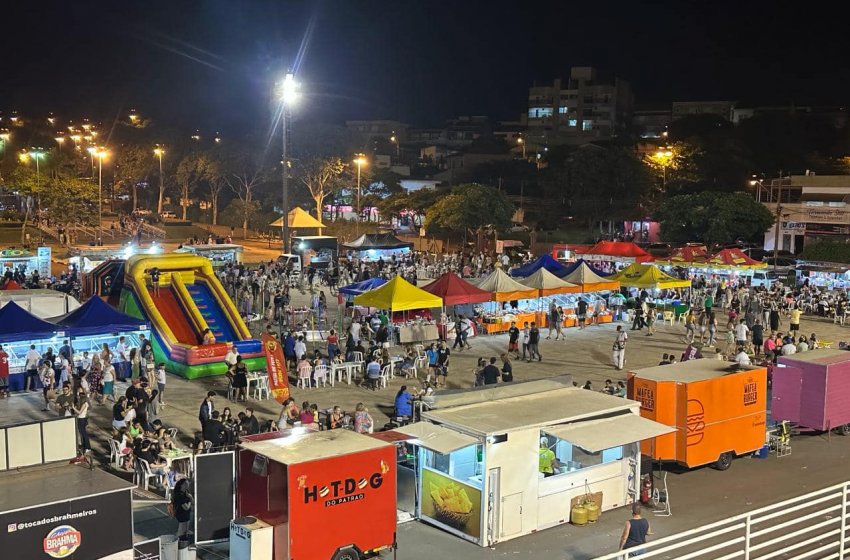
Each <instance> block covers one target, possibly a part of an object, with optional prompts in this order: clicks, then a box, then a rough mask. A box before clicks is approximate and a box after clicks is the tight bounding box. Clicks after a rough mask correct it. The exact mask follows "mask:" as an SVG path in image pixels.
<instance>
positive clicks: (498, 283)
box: [472, 268, 537, 301]
mask: <svg viewBox="0 0 850 560" xmlns="http://www.w3.org/2000/svg"><path fill="white" fill-rule="evenodd" d="M472 284H473V285H475V286H478V288H480V289H482V290H484V291H485V292H490V299H491V300H492V301H513V300H515V299H533V298H536V297H537V290H535V289H534V288H529V287H528V286H523V285H522V284H520V283H519V282H517V281H516V280H514V279H513V278H511V277H510V276H508V275H507V274H506V273H505V271H504V270H502V269H501V268H497V269H496V270H494V271H493V272H491V273H490V274H489V275H488V276H486V277H484V278H481V279H480V280H473V281H472Z"/></svg>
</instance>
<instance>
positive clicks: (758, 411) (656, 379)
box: [628, 358, 767, 470]
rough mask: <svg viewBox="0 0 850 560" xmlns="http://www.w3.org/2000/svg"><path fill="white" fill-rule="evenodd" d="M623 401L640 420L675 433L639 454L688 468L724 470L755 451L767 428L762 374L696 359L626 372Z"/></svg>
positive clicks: (764, 372) (764, 375)
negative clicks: (636, 409)
mask: <svg viewBox="0 0 850 560" xmlns="http://www.w3.org/2000/svg"><path fill="white" fill-rule="evenodd" d="M628 395H629V398H630V399H635V400H636V401H638V402H640V415H641V416H643V417H644V418H647V419H650V420H654V421H656V422H660V423H662V424H665V425H667V426H670V427H672V428H675V433H674V434H673V433H671V434H670V435H666V436H662V437H659V438H657V439H656V441H655V445H649V444H648V443H644V444H643V453H645V454H646V455H650V456H652V457H653V458H654V459H657V460H659V461H673V462H676V463H679V464H681V465H684V466H686V467H688V468H694V467H698V466H701V465H707V464H710V463H711V464H714V466H715V467H716V468H718V469H720V470H725V469H728V468H729V466H730V465H731V463H732V459H733V458H734V457H735V456H736V455H737V456H741V455H746V454H748V453H752V452H753V451H756V450H758V449H760V448H761V447H762V446H763V445H764V443H765V433H766V428H767V426H766V422H767V369H766V368H764V367H741V366H738V364H736V363H732V362H725V361H720V360H711V359H707V358H704V359H700V360H687V361H684V362H680V363H676V364H669V365H664V366H654V367H649V368H644V369H638V370H634V371H631V372H629V380H628Z"/></svg>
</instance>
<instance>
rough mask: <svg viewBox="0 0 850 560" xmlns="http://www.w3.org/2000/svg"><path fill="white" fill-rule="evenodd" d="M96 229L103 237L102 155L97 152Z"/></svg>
mask: <svg viewBox="0 0 850 560" xmlns="http://www.w3.org/2000/svg"><path fill="white" fill-rule="evenodd" d="M97 229H98V233H99V234H100V238H101V239H103V156H102V155H101V153H100V152H98V154H97Z"/></svg>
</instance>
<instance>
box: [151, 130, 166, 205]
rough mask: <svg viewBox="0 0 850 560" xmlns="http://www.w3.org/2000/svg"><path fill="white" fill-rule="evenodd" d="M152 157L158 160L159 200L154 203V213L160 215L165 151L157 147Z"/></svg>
mask: <svg viewBox="0 0 850 560" xmlns="http://www.w3.org/2000/svg"><path fill="white" fill-rule="evenodd" d="M153 153H154V155H155V156H156V157H157V158H159V198H158V200H157V203H156V213H157V214H158V215H160V216H161V215H162V192H163V190H164V189H163V181H164V179H163V176H162V155H163V154H164V153H165V150H163V149H162V146H159V145H157V147H156V148H154V150H153Z"/></svg>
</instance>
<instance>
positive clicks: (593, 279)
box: [561, 261, 620, 293]
mask: <svg viewBox="0 0 850 560" xmlns="http://www.w3.org/2000/svg"><path fill="white" fill-rule="evenodd" d="M561 279H562V280H564V281H566V282H570V283H572V284H577V285H579V286H581V291H582V292H584V293H589V292H605V291H610V290H616V289H619V287H620V283H619V282H618V281H616V280H612V279H611V278H610V277H602V276H599V275H598V274H597V273H596V272H595V271H594V269H593V267H591V266H589V265H588V264H587V263H586V262H584V261H578V266H576V267H573V270H572V271H571V272H570V273H569V274H567V275H566V276H561Z"/></svg>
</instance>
